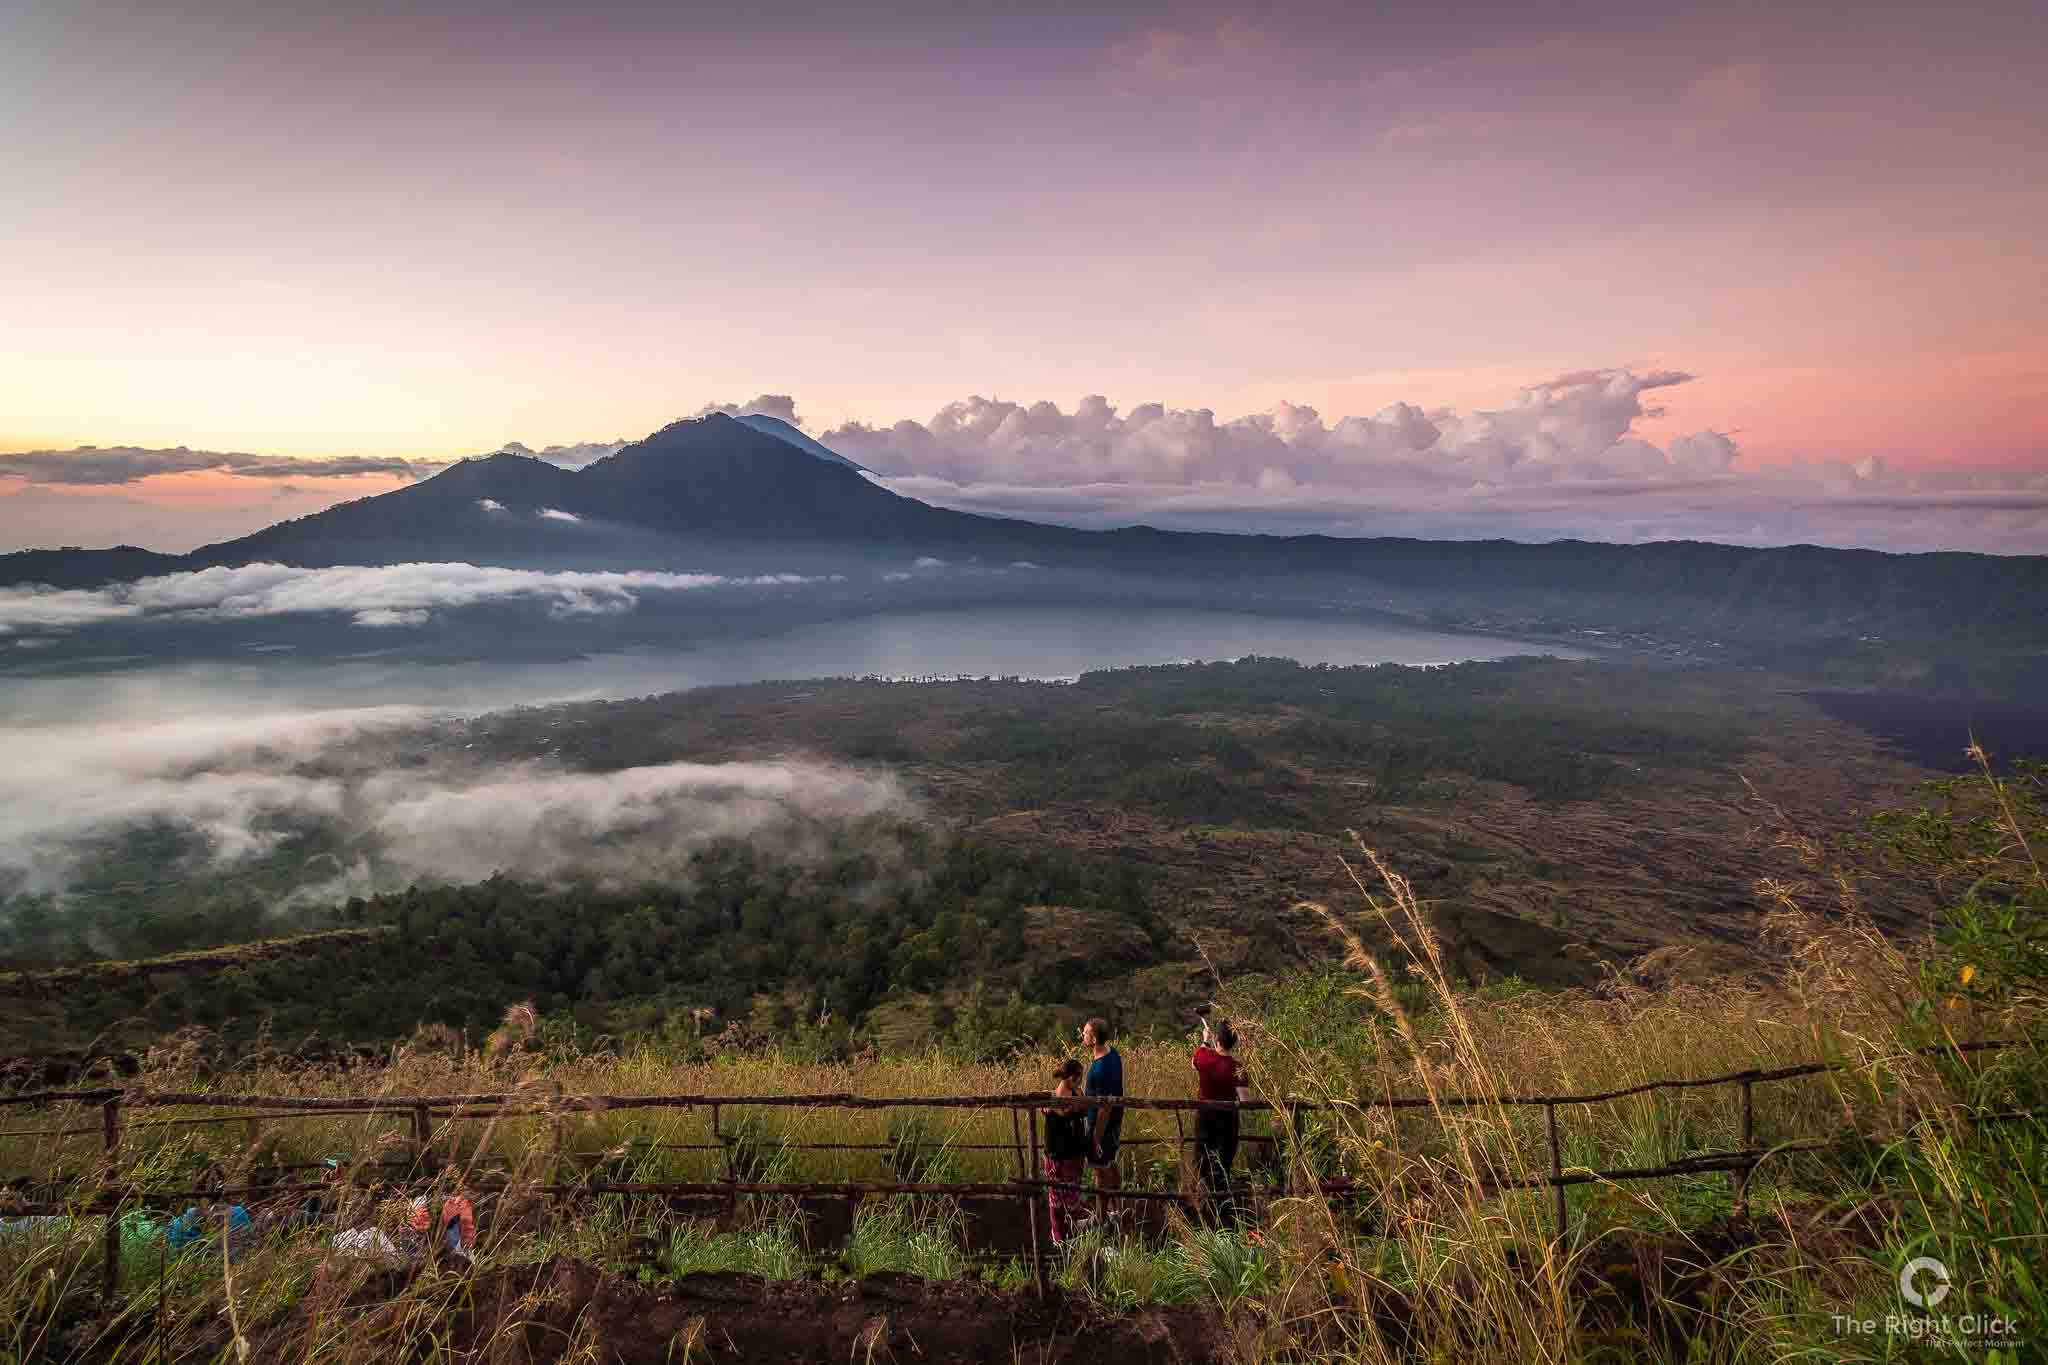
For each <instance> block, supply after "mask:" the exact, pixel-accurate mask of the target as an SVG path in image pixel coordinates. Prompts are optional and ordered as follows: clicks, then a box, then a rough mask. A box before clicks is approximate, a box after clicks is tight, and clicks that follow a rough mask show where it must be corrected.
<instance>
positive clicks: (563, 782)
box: [0, 707, 912, 897]
mask: <svg viewBox="0 0 2048 1365" xmlns="http://www.w3.org/2000/svg"><path fill="white" fill-rule="evenodd" d="M451 733H456V731H455V730H454V722H453V720H452V718H449V717H445V716H437V715H435V714H433V713H430V712H426V711H422V710H418V709H415V708H408V707H380V708H372V709H362V710H339V711H322V712H312V713H292V712H278V713H273V714H268V715H257V716H244V717H238V718H236V719H235V720H233V721H232V722H231V723H230V722H226V721H206V720H197V721H195V720H185V721H179V722H173V723H142V724H124V723H118V722H116V723H106V722H102V723H98V724H95V725H93V726H91V727H89V728H88V727H72V726H60V727H45V728H36V729H31V728H21V729H14V730H11V731H8V732H6V739H7V744H8V751H9V754H10V758H11V761H10V763H9V764H8V766H7V768H6V770H5V771H4V772H0V892H4V893H7V894H19V893H22V892H59V893H61V892H62V891H63V890H65V889H66V888H67V887H69V886H70V885H72V884H74V882H75V879H76V878H77V877H78V876H79V875H80V872H81V869H82V868H84V867H86V866H88V865H89V863H90V860H91V857H92V851H93V849H94V847H95V846H96V845H97V844H99V843H100V842H101V841H104V840H106V839H107V838H109V837H112V836H117V835H119V834H120V833H122V832H123V831H126V830H130V829H134V828H138V827H148V828H156V829H163V828H169V829H172V830H175V831H177V832H178V833H180V834H182V835H184V836H185V837H186V844H187V847H189V848H190V849H191V850H193V851H192V852H191V854H190V855H189V857H188V859H187V863H188V865H187V866H185V867H183V868H181V869H167V871H170V870H176V871H181V872H183V873H185V874H187V875H191V874H197V873H204V872H208V871H230V870H232V869H233V868H235V867H236V866H238V865H241V864H244V863H247V862H248V861H249V860H251V859H254V858H260V857H264V856H266V855H269V854H272V853H274V852H275V851H276V850H278V849H279V848H280V847H284V846H285V845H286V843H287V841H288V840H291V839H293V838H305V837H307V835H308V833H309V832H311V833H312V834H313V835H315V836H316V838H317V841H318V843H319V844H320V845H321V847H322V852H321V854H320V855H319V856H316V857H314V858H312V859H311V860H310V861H309V863H308V865H307V866H306V867H305V868H304V870H303V880H302V882H301V888H300V889H301V894H305V895H311V896H323V897H324V896H330V895H345V894H357V893H363V892H369V891H375V890H385V889H392V888H398V887H403V886H407V885H411V884H412V883H414V882H418V881H446V882H467V881H476V880H481V879H483V878H486V877H489V876H491V875H493V874H494V873H499V872H503V873H506V874H508V875H512V876H517V877H522V878H529V879H534V880H543V881H546V880H554V879H558V878H563V877H568V876H572V875H573V876H580V877H593V878H597V879H599V880H612V881H627V880H638V879H641V878H646V877H670V876H674V875H676V874H677V873H679V872H680V871H681V870H682V868H683V867H684V865H685V864H686V863H687V861H688V859H689V857H690V855H691V854H692V853H694V852H696V851H697V850H699V849H701V848H703V847H704V846H706V845H707V844H709V843H711V842H712V841H714V840H718V839H723V838H752V839H759V840H764V841H766V840H773V841H777V842H778V843H780V844H781V845H782V846H783V847H784V848H785V849H787V850H800V848H801V846H802V844H803V840H804V834H803V829H804V827H805V826H806V825H807V824H812V823H815V822H817V821H844V820H849V819H855V818H859V817H862V816H867V815H873V814H879V813H884V812H896V813H900V814H909V813H911V812H912V803H911V802H910V800H909V798H908V797H907V796H906V794H905V792H904V791H903V789H902V787H901V786H900V785H899V784H898V782H897V781H896V780H895V779H894V778H892V777H890V776H887V775H884V774H874V773H863V772H859V771H855V770H852V769H848V768H841V767H835V766H830V765H822V764H809V763H797V762H757V763H712V764H706V763H664V764H656V765H651V766H646V767H638V768H627V769H623V770H620V771H616V772H608V773H590V772H574V771H569V770H565V769H563V768H560V767H557V766H553V765H550V764H546V763H534V762H523V763H510V764H465V763H464V762H463V761H462V760H461V759H460V758H459V757H455V756H451V754H452V755H459V754H460V753H461V752H462V751H461V750H460V748H459V747H456V748H453V749H452V750H451V749H450V747H449V745H448V744H447V743H446V742H445V741H446V739H447V736H448V735H449V734H451ZM437 736H438V737H439V738H440V739H442V740H443V741H444V742H443V743H442V744H441V745H440V747H439V748H435V747H434V740H435V739H436V737H437ZM423 748H424V749H425V750H426V751H427V752H428V753H429V755H430V757H429V758H428V760H427V761H425V762H420V761H419V758H420V754H421V752H422V749H423Z"/></svg>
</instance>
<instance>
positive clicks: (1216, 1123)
mask: <svg viewBox="0 0 2048 1365" xmlns="http://www.w3.org/2000/svg"><path fill="white" fill-rule="evenodd" d="M1236 1046H1237V1031H1236V1030H1235V1029H1233V1028H1231V1027H1230V1022H1229V1021H1228V1020H1218V1021H1217V1022H1216V1023H1215V1024H1214V1025H1211V1024H1210V1022H1209V1016H1208V1014H1207V1013H1206V1012H1205V1013H1204V1014H1203V1015H1202V1041H1201V1043H1200V1044H1199V1045H1198V1046H1197V1047H1196V1048H1195V1076H1196V1088H1195V1094H1196V1098H1198V1099H1202V1100H1209V1101H1216V1102H1224V1101H1227V1102H1228V1103H1229V1105H1230V1108H1228V1109H1222V1108H1215V1109H1210V1108H1205V1109H1200V1110H1197V1111H1196V1113H1195V1173H1196V1175H1198V1176H1199V1177H1200V1178H1201V1181H1202V1189H1203V1190H1204V1192H1205V1193H1206V1194H1207V1196H1208V1202H1209V1205H1210V1207H1211V1208H1212V1209H1214V1210H1216V1212H1217V1213H1218V1214H1219V1215H1224V1216H1228V1215H1229V1213H1230V1212H1231V1199H1230V1168H1231V1165H1232V1164H1233V1163H1234V1162H1236V1160H1237V1105H1238V1104H1239V1103H1240V1102H1241V1101H1243V1100H1246V1099H1249V1098H1250V1097H1251V1089H1250V1086H1249V1085H1248V1084H1247V1083H1246V1081H1245V1075H1244V1070H1243V1068H1241V1067H1240V1066H1238V1064H1237V1058H1235V1057H1233V1056H1231V1055H1230V1051H1231V1049H1232V1048H1234V1047H1236Z"/></svg>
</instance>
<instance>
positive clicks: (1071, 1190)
mask: <svg viewBox="0 0 2048 1365" xmlns="http://www.w3.org/2000/svg"><path fill="white" fill-rule="evenodd" d="M1045 1178H1046V1179H1047V1180H1050V1181H1052V1182H1053V1186H1052V1188H1051V1189H1050V1190H1048V1191H1046V1204H1047V1205H1048V1206H1049V1210H1050V1213H1051V1218H1052V1244H1053V1245H1054V1246H1058V1245H1059V1244H1060V1243H1062V1242H1064V1241H1066V1240H1067V1238H1069V1237H1071V1236H1073V1235H1074V1216H1075V1215H1076V1214H1078V1213H1079V1212H1080V1211H1081V1158H1080V1157H1077V1156H1075V1157H1067V1158H1065V1159H1064V1160H1060V1161H1055V1160H1053V1159H1052V1158H1051V1157H1047V1158H1045Z"/></svg>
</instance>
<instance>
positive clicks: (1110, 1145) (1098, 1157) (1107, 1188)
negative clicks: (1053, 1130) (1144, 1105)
mask: <svg viewBox="0 0 2048 1365" xmlns="http://www.w3.org/2000/svg"><path fill="white" fill-rule="evenodd" d="M1081 1045H1082V1046H1083V1047H1085V1048H1087V1049H1088V1051H1089V1054H1090V1055H1091V1056H1093V1057H1094V1058H1095V1060H1094V1061H1093V1062H1090V1063H1089V1064H1088V1092H1087V1093H1088V1094H1089V1095H1090V1096H1114V1097H1116V1098H1117V1099H1122V1098H1123V1093H1124V1059H1123V1054H1121V1053H1119V1052H1118V1051H1117V1050H1116V1049H1115V1048H1113V1047H1111V1046H1110V1045H1109V1021H1108V1020H1107V1019H1101V1018H1096V1019H1090V1020H1089V1021H1088V1022H1087V1023H1085V1024H1083V1025H1081ZM1123 1132H1124V1107H1123V1106H1122V1105H1120V1104H1101V1105H1096V1106H1093V1107H1092V1108H1090V1109H1089V1111H1088V1165H1089V1166H1090V1167H1091V1168H1092V1169H1093V1170H1094V1172H1095V1215H1096V1217H1098V1218H1107V1217H1108V1216H1109V1198H1110V1196H1111V1195H1114V1194H1115V1193H1116V1191H1117V1190H1118V1188H1119V1187H1121V1186H1122V1184H1123V1177H1122V1176H1121V1175H1120V1174H1119V1173H1118V1171H1117V1165H1116V1156H1117V1147H1118V1144H1120V1143H1121V1142H1122V1141H1123Z"/></svg>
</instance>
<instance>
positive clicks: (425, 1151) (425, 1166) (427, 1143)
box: [412, 1104, 434, 1171]
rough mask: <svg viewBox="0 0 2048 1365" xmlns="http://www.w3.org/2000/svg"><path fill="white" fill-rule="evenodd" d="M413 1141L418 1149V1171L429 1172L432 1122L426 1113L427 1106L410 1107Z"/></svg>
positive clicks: (431, 1153)
mask: <svg viewBox="0 0 2048 1365" xmlns="http://www.w3.org/2000/svg"><path fill="white" fill-rule="evenodd" d="M412 1136H413V1141H415V1142H417V1143H418V1144H419V1147H420V1156H419V1163H418V1166H419V1169H421V1170H426V1171H431V1170H433V1168H434V1151H433V1143H434V1120H433V1118H432V1116H431V1115H429V1114H428V1113H427V1106H425V1105H424V1104H416V1105H414V1106H413V1107H412Z"/></svg>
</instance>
